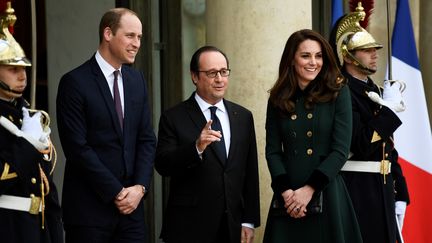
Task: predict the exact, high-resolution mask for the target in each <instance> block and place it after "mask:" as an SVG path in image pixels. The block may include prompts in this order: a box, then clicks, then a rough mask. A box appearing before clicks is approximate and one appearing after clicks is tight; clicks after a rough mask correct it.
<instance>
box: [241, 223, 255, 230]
mask: <svg viewBox="0 0 432 243" xmlns="http://www.w3.org/2000/svg"><path fill="white" fill-rule="evenodd" d="M241 225H242V226H243V227H247V228H251V229H254V228H255V227H254V224H251V223H242V224H241Z"/></svg>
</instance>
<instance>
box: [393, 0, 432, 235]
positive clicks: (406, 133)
mask: <svg viewBox="0 0 432 243" xmlns="http://www.w3.org/2000/svg"><path fill="white" fill-rule="evenodd" d="M392 46H393V48H392V51H393V53H392V59H391V60H392V66H393V79H396V80H402V81H404V82H405V83H406V89H405V91H404V93H403V94H402V95H403V99H404V102H405V105H406V110H405V111H404V112H401V113H398V116H399V118H400V119H401V120H402V122H403V124H402V126H401V127H399V128H398V129H397V130H396V133H395V134H394V135H395V146H396V149H397V150H398V152H399V162H400V164H401V166H402V168H403V173H404V175H405V177H406V180H407V183H408V190H409V194H410V199H411V204H410V205H409V206H408V207H407V211H406V214H405V221H404V224H403V231H402V233H403V236H404V240H405V242H410V243H411V242H413V243H415V242H419V243H420V242H421V243H432V231H431V229H432V227H431V219H432V134H431V127H430V124H429V117H428V111H427V106H426V98H425V93H424V87H423V81H422V76H421V73H420V66H419V61H418V57H417V50H416V45H415V40H414V33H413V28H412V22H411V16H410V9H409V4H408V0H398V1H397V10H396V20H395V26H394V30H393V37H392Z"/></svg>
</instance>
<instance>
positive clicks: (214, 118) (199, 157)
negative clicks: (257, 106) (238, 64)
mask: <svg viewBox="0 0 432 243" xmlns="http://www.w3.org/2000/svg"><path fill="white" fill-rule="evenodd" d="M190 72H191V76H192V81H193V83H194V84H195V86H196V92H194V93H193V94H192V96H191V97H190V98H189V99H188V100H186V101H184V102H182V103H180V104H178V105H177V106H175V107H173V108H171V109H169V110H167V111H165V112H164V113H163V114H162V116H161V118H160V124H159V136H158V139H159V142H158V146H157V149H156V160H155V168H156V170H157V171H158V172H159V173H160V174H161V175H162V176H165V177H169V178H170V194H169V199H168V205H167V208H166V211H165V215H164V221H163V228H162V233H161V238H162V239H163V240H164V241H165V242H167V243H173V242H185V243H186V242H187V243H194V242H196V243H198V242H199V243H214V242H220V243H222V242H223V243H238V242H248V243H249V242H252V241H253V236H254V227H258V226H259V224H260V212H259V185H258V162H257V149H256V139H255V129H254V122H253V117H252V113H251V112H250V111H248V110H247V109H245V108H243V107H241V106H239V105H237V104H234V103H232V102H230V101H228V100H226V99H224V94H225V91H226V89H227V87H228V76H229V74H230V69H229V63H228V59H227V57H226V55H225V54H224V53H223V52H222V51H220V50H219V49H217V48H215V47H212V46H204V47H202V48H200V49H198V50H197V51H196V52H195V54H194V55H193V56H192V59H191V63H190Z"/></svg>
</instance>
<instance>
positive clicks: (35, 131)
mask: <svg viewBox="0 0 432 243" xmlns="http://www.w3.org/2000/svg"><path fill="white" fill-rule="evenodd" d="M22 112H23V121H22V126H21V131H22V132H23V133H25V134H27V135H29V136H30V137H32V138H33V139H35V140H38V141H39V140H40V139H41V137H42V134H43V128H42V123H41V113H40V112H36V113H35V114H34V115H33V116H30V114H29V111H28V109H27V108H25V107H23V108H22Z"/></svg>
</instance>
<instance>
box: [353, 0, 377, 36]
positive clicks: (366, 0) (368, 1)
mask: <svg viewBox="0 0 432 243" xmlns="http://www.w3.org/2000/svg"><path fill="white" fill-rule="evenodd" d="M358 2H361V4H362V6H363V8H364V11H365V13H366V17H365V19H364V20H363V21H360V25H361V27H363V28H365V29H366V28H367V26H368V24H369V17H370V16H371V14H372V12H373V8H374V1H373V0H350V1H349V8H350V12H354V11H355V9H356V7H357V6H358Z"/></svg>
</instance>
